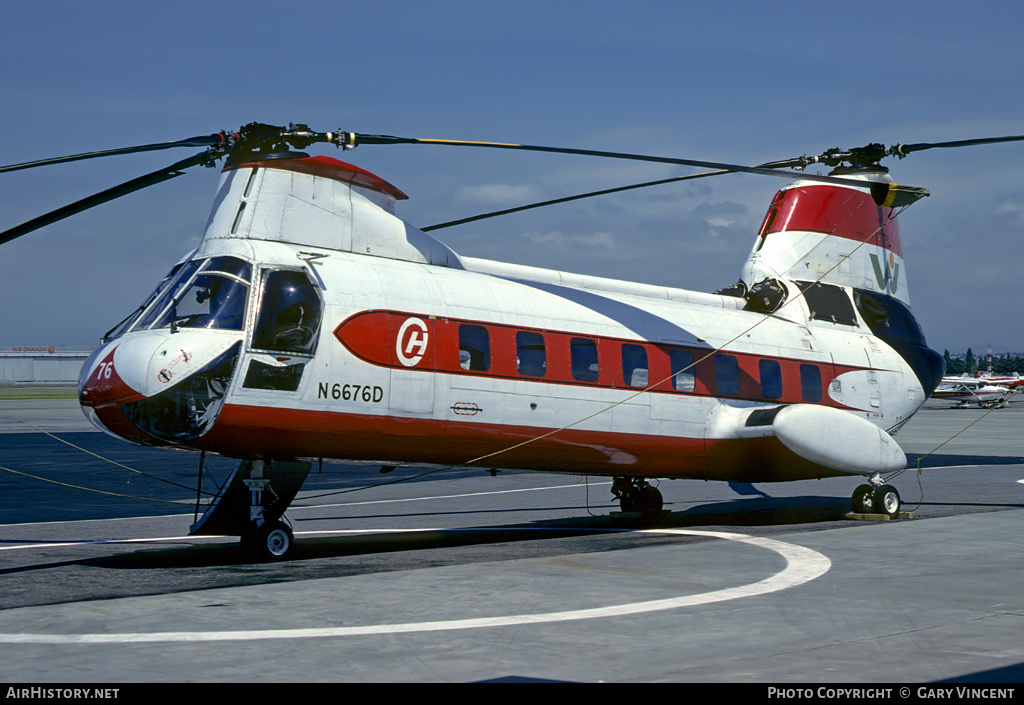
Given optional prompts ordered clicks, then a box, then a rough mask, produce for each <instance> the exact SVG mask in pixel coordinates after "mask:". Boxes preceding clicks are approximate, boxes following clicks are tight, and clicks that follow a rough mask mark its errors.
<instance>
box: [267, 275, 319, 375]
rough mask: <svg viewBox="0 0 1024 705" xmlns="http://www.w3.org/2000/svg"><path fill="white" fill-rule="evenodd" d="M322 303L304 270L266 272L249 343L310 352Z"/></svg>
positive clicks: (313, 347) (317, 326)
mask: <svg viewBox="0 0 1024 705" xmlns="http://www.w3.org/2000/svg"><path fill="white" fill-rule="evenodd" d="M322 313H323V303H322V302H321V300H320V292H319V291H318V289H317V287H316V286H315V285H314V284H313V283H312V282H311V281H310V280H309V277H307V276H306V274H305V272H302V271H296V270H278V271H272V272H269V273H267V275H266V281H265V284H264V286H263V298H262V300H261V301H260V313H259V318H258V319H257V321H256V329H255V330H254V331H253V339H252V347H253V348H255V349H257V350H272V351H274V352H290V353H298V354H301V355H312V354H313V350H314V349H315V348H316V340H317V331H318V330H319V328H320V317H321V315H322Z"/></svg>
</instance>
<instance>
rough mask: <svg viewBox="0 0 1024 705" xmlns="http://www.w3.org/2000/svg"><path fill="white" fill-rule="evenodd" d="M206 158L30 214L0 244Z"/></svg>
mask: <svg viewBox="0 0 1024 705" xmlns="http://www.w3.org/2000/svg"><path fill="white" fill-rule="evenodd" d="M206 160H207V155H206V153H205V152H204V153H201V154H197V155H195V156H193V157H189V158H188V159H183V160H182V161H180V162H177V163H175V164H171V165H170V166H169V167H166V168H164V169H160V170H159V171H154V172H153V173H151V174H146V175H145V176H140V177H138V178H135V179H132V180H131V181H126V182H125V183H123V184H120V185H118V186H114V187H113V188H109V189H107V190H106V191H101V192H100V193H97V194H94V195H92V196H89V197H87V198H83V199H82V200H80V201H75V202H74V203H71V204H69V205H66V206H64V207H63V208H58V209H56V210H53V211H50V212H49V213H46V214H45V215H41V216H39V217H38V218H33V219H32V220H30V221H28V222H25V223H22V224H21V225H18V226H15V227H13V228H11V229H10V230H6V231H4V232H2V233H0V245H2V244H4V243H6V242H10V241H11V240H14V239H15V238H19V237H21V236H22V235H25V234H27V233H30V232H32V231H33V230H38V229H39V228H42V227H45V226H47V225H50V224H51V223H56V222H57V221H59V220H64V219H65V218H68V217H70V216H72V215H74V214H75V213H81V212H82V211H84V210H88V209H89V208H92V207H93V206H98V205H100V204H101V203H106V202H107V201H113V200H114V199H115V198H120V197H121V196H126V195H127V194H129V193H133V192H135V191H139V190H141V189H144V188H146V187H147V186H152V185H154V184H159V183H161V182H163V181H167V180H169V179H173V178H175V177H177V176H181V175H182V174H183V173H184V171H183V170H184V169H187V168H189V167H191V166H195V165H197V164H202V163H204V162H205V161H206Z"/></svg>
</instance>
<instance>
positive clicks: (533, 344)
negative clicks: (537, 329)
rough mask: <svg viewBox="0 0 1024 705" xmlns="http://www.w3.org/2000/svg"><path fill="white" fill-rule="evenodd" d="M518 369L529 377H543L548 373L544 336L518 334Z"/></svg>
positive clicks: (521, 332)
mask: <svg viewBox="0 0 1024 705" xmlns="http://www.w3.org/2000/svg"><path fill="white" fill-rule="evenodd" d="M516 368H517V369H518V370H519V374H521V375H525V376H527V377H543V376H544V373H545V372H546V371H547V356H546V355H545V352H544V336H543V335H541V334H540V333H533V332H531V331H519V332H518V333H516Z"/></svg>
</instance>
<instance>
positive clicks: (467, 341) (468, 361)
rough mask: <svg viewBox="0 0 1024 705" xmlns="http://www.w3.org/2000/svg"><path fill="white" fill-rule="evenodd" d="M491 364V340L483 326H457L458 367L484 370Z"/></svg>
mask: <svg viewBox="0 0 1024 705" xmlns="http://www.w3.org/2000/svg"><path fill="white" fill-rule="evenodd" d="M490 366H491V341H490V338H488V336H487V329H486V328H484V327H483V326H471V325H466V324H463V325H460V326H459V367H461V368H462V369H464V370H472V371H479V372H486V371H487V370H488V368H490Z"/></svg>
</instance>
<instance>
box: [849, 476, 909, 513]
mask: <svg viewBox="0 0 1024 705" xmlns="http://www.w3.org/2000/svg"><path fill="white" fill-rule="evenodd" d="M901 504H902V502H901V500H900V493H899V492H897V491H896V488H895V487H893V486H892V485H887V484H885V481H884V480H882V479H881V478H880V477H879V476H877V475H876V476H875V477H872V478H871V484H870V485H861V486H860V487H858V488H857V489H855V490H854V491H853V497H852V498H851V500H850V507H851V508H852V509H853V512H854V514H885V515H887V516H889V517H891V518H893V519H895V518H897V517H899V515H900V506H901Z"/></svg>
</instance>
